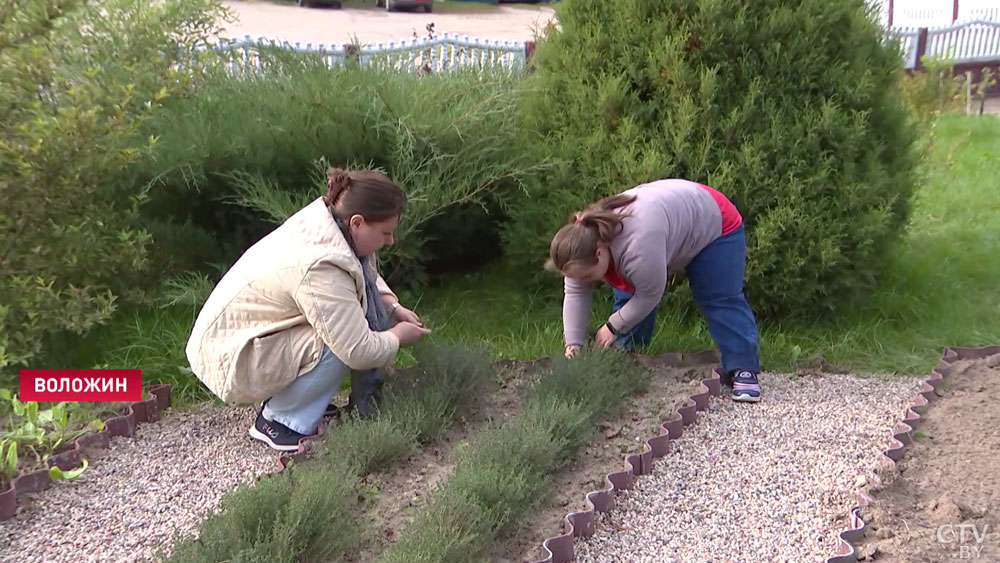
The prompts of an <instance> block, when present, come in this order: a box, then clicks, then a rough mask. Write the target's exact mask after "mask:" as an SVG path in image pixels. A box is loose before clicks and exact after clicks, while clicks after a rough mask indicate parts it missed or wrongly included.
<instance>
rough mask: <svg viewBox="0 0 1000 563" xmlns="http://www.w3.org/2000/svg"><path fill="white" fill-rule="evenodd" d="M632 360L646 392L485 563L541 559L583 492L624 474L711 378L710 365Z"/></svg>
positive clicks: (605, 425)
mask: <svg viewBox="0 0 1000 563" xmlns="http://www.w3.org/2000/svg"><path fill="white" fill-rule="evenodd" d="M637 359H638V361H639V362H640V363H642V364H643V365H644V366H645V367H646V368H647V369H649V370H650V372H651V373H650V377H651V379H650V386H649V390H648V391H647V392H646V393H643V394H642V395H638V396H635V397H631V398H629V399H628V401H627V403H626V404H625V405H623V406H622V409H621V410H620V411H619V412H618V415H617V416H615V417H613V418H609V419H607V420H605V421H603V422H602V423H601V425H600V428H599V429H597V430H598V431H597V433H596V434H595V435H594V437H593V438H592V439H591V440H590V442H588V444H587V445H586V447H585V448H584V449H583V450H582V451H581V452H580V454H579V455H577V456H576V458H575V459H574V460H573V461H572V462H571V463H570V464H569V465H567V466H565V467H563V468H562V469H560V470H559V471H558V472H557V473H556V474H555V475H554V476H553V482H552V487H551V494H550V495H548V496H547V497H546V498H544V499H543V500H542V501H541V503H540V504H539V505H538V506H537V507H536V508H535V509H534V510H533V511H532V513H531V515H530V516H528V517H527V518H523V519H521V520H519V521H518V523H517V525H516V527H515V528H514V529H512V530H511V531H510V533H508V534H507V535H506V536H505V537H502V538H500V539H499V541H498V542H497V545H496V546H495V548H494V550H493V552H492V553H491V555H490V558H489V560H490V561H493V562H495V563H521V562H523V561H538V560H540V559H543V558H544V557H545V556H546V555H547V553H546V552H545V550H544V549H543V548H542V542H543V541H544V540H545V539H547V538H550V537H553V536H557V535H560V534H562V533H564V530H563V522H564V518H565V517H566V515H567V514H569V513H570V512H577V511H582V510H587V508H588V507H587V503H586V495H587V493H589V492H591V491H595V490H598V489H604V488H606V486H607V484H606V483H605V480H604V478H605V476H607V474H608V473H613V472H615V471H620V470H622V469H624V468H625V465H624V464H625V456H626V455H628V454H630V453H637V452H641V451H642V450H643V440H648V439H649V438H652V437H653V436H656V435H658V434H659V432H660V424H661V422H665V421H666V420H667V419H668V418H669V417H670V416H671V415H673V414H674V413H675V412H676V411H677V408H678V407H680V406H683V404H684V401H685V400H686V399H687V398H688V397H690V396H691V395H694V394H696V393H697V392H698V384H699V383H700V382H701V380H703V379H706V378H708V377H711V376H712V373H711V371H712V366H711V365H705V366H698V367H672V366H670V365H667V364H666V363H665V362H664V361H663V359H662V358H660V357H657V356H640V357H638V358H637ZM640 478H641V477H640Z"/></svg>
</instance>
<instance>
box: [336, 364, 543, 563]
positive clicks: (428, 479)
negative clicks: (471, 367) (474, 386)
mask: <svg viewBox="0 0 1000 563" xmlns="http://www.w3.org/2000/svg"><path fill="white" fill-rule="evenodd" d="M546 363H547V362H546V361H545V360H538V361H535V362H502V363H498V364H497V376H498V379H499V380H500V381H499V385H498V387H497V389H496V390H495V391H494V392H492V393H490V394H489V395H488V397H487V398H486V400H485V402H484V403H483V405H482V407H480V408H478V409H475V410H474V411H472V412H471V413H470V414H469V415H468V416H466V417H463V418H460V419H459V420H457V421H456V422H455V424H453V425H452V427H451V428H449V429H448V430H447V431H445V433H444V434H443V435H442V436H441V438H440V439H438V440H437V441H435V442H434V443H432V444H428V445H427V446H424V447H422V448H420V449H418V450H417V451H415V452H414V453H413V454H411V455H410V456H409V457H408V458H406V459H405V460H403V461H401V462H400V463H396V464H393V466H392V468H391V469H390V470H389V471H387V472H384V473H372V474H369V475H366V476H365V477H364V478H363V479H362V481H361V489H362V490H367V491H370V492H371V493H372V495H373V496H374V497H375V499H376V500H375V503H374V505H373V506H372V507H371V508H370V509H369V510H368V512H367V514H366V515H365V520H366V528H367V535H368V537H367V538H366V539H365V541H364V543H363V544H362V545H361V546H360V547H359V549H358V550H357V551H356V552H355V553H353V554H352V555H351V556H350V557H349V558H348V559H347V561H350V562H352V563H361V562H368V561H374V560H375V558H376V557H377V556H378V554H379V553H381V552H382V551H383V550H384V549H385V548H386V547H388V546H389V545H391V544H393V543H395V542H396V540H397V539H398V538H399V534H400V532H401V530H402V529H403V528H404V527H406V526H407V525H408V524H409V523H410V522H412V521H413V519H414V518H415V517H416V515H417V514H418V513H419V511H420V509H421V508H422V507H423V506H424V505H425V504H426V502H427V497H428V493H429V492H430V491H433V490H434V489H435V488H436V487H437V486H438V484H439V483H441V482H443V481H445V480H447V479H448V477H449V476H450V475H451V473H452V471H453V470H454V467H455V460H456V455H455V454H456V450H457V449H458V448H460V447H462V446H463V445H465V444H467V443H468V439H469V437H470V436H471V435H472V434H474V433H475V432H476V431H477V430H479V429H480V428H482V427H483V426H484V425H485V424H487V423H489V422H490V421H493V422H501V421H503V420H504V419H507V418H510V417H512V416H516V415H517V414H518V413H519V412H520V409H521V399H520V397H521V396H522V393H523V390H524V389H525V388H526V387H530V386H531V385H533V384H534V383H535V382H536V380H537V376H538V373H539V369H540V368H541V367H543V366H544V365H546Z"/></svg>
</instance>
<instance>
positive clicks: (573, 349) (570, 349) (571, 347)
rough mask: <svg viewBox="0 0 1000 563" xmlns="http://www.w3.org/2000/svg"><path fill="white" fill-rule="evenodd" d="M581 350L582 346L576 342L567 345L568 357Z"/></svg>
mask: <svg viewBox="0 0 1000 563" xmlns="http://www.w3.org/2000/svg"><path fill="white" fill-rule="evenodd" d="M579 351H580V346H578V345H576V344H570V345H569V346H567V347H566V357H567V358H572V357H573V356H575V355H576V354H577V353H578V352H579Z"/></svg>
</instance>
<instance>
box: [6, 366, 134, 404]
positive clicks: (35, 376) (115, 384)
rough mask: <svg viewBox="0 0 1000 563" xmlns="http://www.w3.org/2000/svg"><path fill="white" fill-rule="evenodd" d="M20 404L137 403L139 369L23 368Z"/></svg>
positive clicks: (19, 395)
mask: <svg viewBox="0 0 1000 563" xmlns="http://www.w3.org/2000/svg"><path fill="white" fill-rule="evenodd" d="M19 387H20V392H19V393H18V399H20V400H22V401H37V402H47V401H80V402H85V401H94V402H96V401H140V400H142V370H138V369H22V370H21V378H20V386H19Z"/></svg>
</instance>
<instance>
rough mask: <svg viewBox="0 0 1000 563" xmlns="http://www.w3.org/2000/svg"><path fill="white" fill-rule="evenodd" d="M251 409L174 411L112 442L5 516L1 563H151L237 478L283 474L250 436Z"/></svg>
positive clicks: (0, 538)
mask: <svg viewBox="0 0 1000 563" xmlns="http://www.w3.org/2000/svg"><path fill="white" fill-rule="evenodd" d="M255 416H256V414H255V412H254V410H253V409H252V408H249V407H244V408H211V407H207V408H199V409H197V410H192V411H190V412H188V411H176V412H174V411H168V413H167V415H166V416H165V417H164V418H163V419H161V420H160V421H158V422H156V423H145V424H141V425H140V426H139V428H138V431H137V433H136V436H135V437H134V438H114V439H112V441H111V447H110V448H109V449H108V450H105V452H103V453H102V454H100V459H97V460H96V461H94V462H93V464H92V465H91V466H90V467H89V468H88V469H87V470H86V471H85V472H84V473H83V474H82V475H81V476H80V477H79V478H77V479H75V480H73V481H64V482H59V483H55V484H54V485H53V487H52V488H50V489H48V490H46V491H43V492H41V493H39V494H37V495H34V497H35V499H34V501H33V502H31V504H29V505H27V506H24V507H21V508H19V509H18V514H17V515H16V516H15V517H14V518H12V519H10V520H5V521H0V546H2V547H0V561H17V562H19V563H21V562H25V563H30V562H36V561H37V562H46V563H49V562H57V561H72V562H81V561H109V562H115V563H118V562H127V561H150V560H152V558H153V556H154V555H155V553H156V550H157V548H158V547H159V544H160V542H166V544H167V545H168V546H169V545H170V542H171V540H172V537H173V533H174V530H175V529H176V530H177V531H178V532H180V533H181V534H191V533H196V532H197V530H198V525H199V523H200V522H201V520H202V518H203V517H204V516H206V515H207V514H208V512H209V511H210V510H211V509H213V508H214V507H216V506H217V504H218V502H219V499H221V498H222V495H223V494H224V493H225V492H226V491H229V490H230V489H233V488H235V487H236V486H237V484H239V483H245V482H250V481H253V480H254V479H255V478H256V477H257V476H259V475H262V474H264V473H269V472H274V471H276V470H277V452H273V451H272V450H270V449H269V448H267V447H266V446H264V445H262V444H260V443H259V442H256V441H254V440H251V439H250V438H249V436H247V428H249V426H250V424H252V423H253V420H254V417H255Z"/></svg>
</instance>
